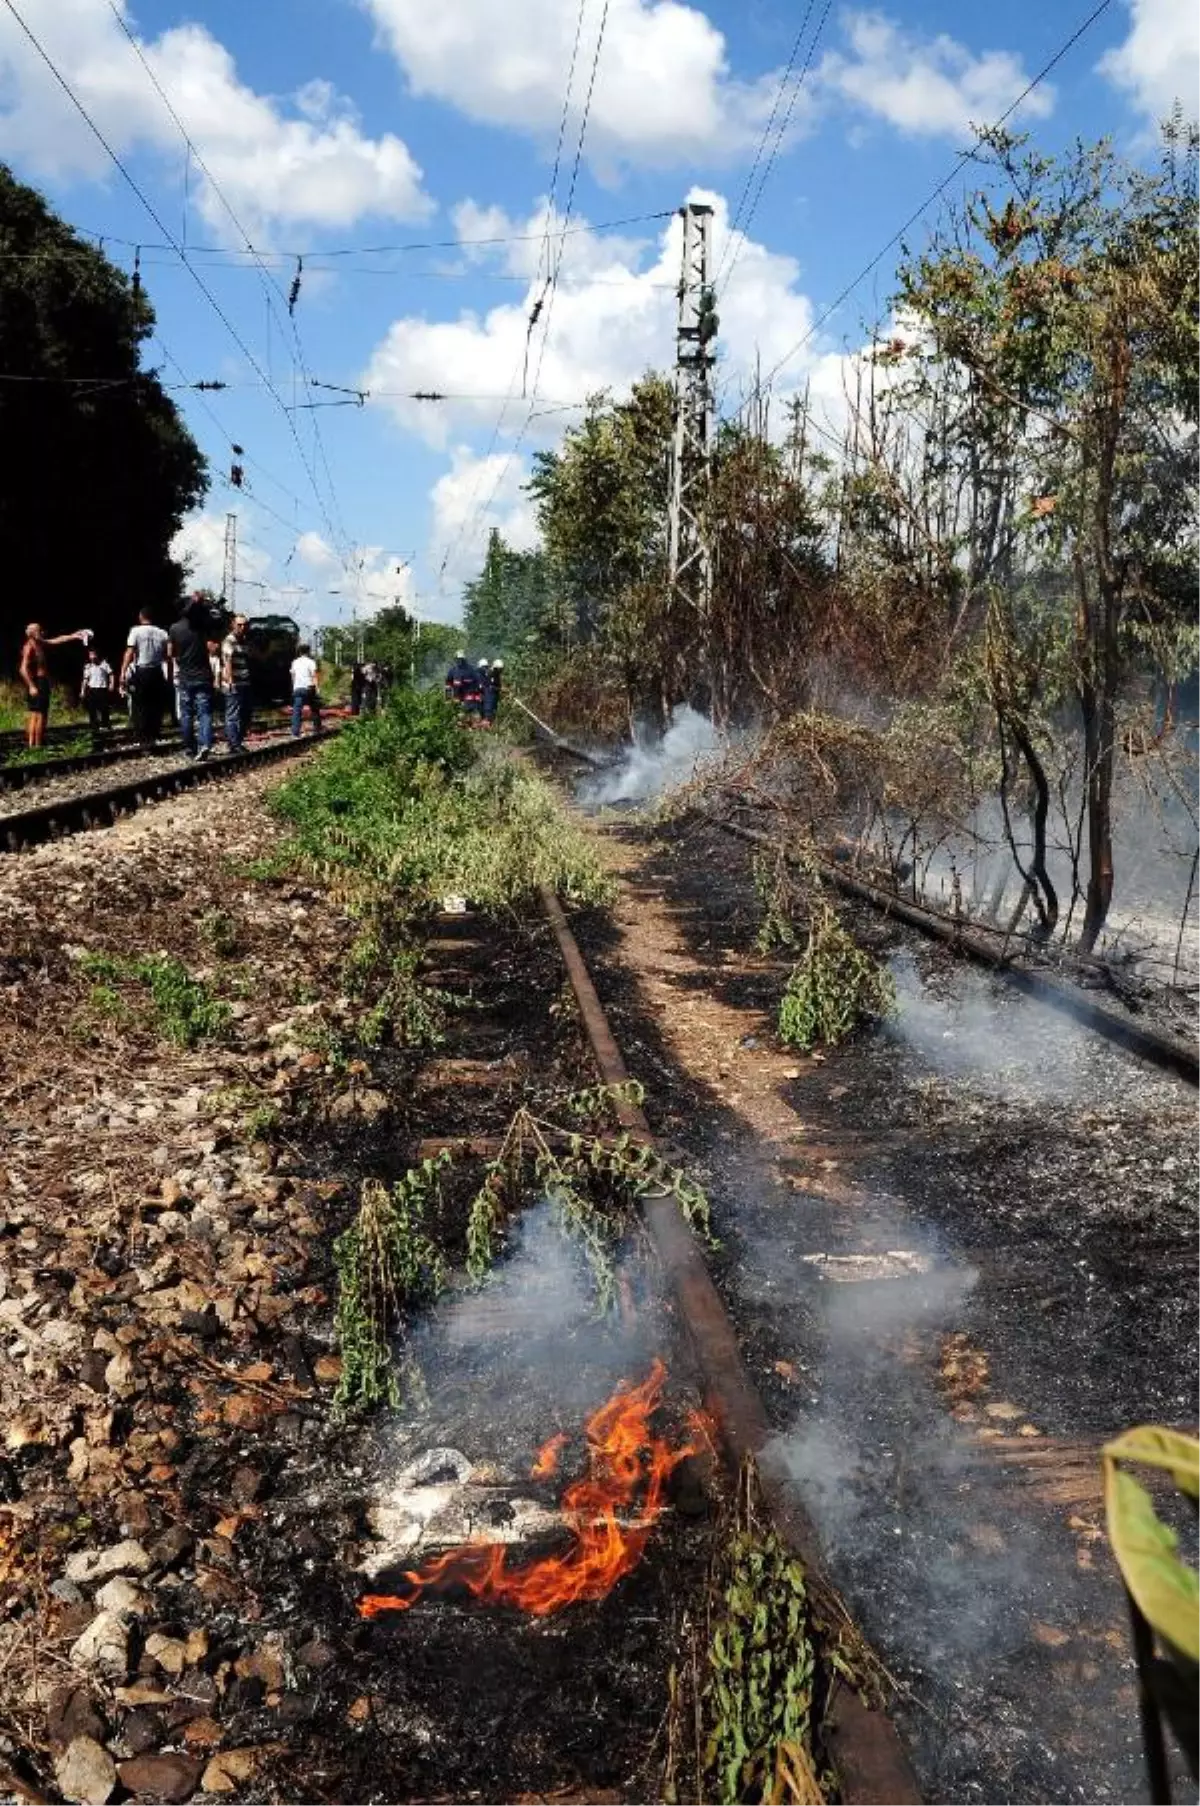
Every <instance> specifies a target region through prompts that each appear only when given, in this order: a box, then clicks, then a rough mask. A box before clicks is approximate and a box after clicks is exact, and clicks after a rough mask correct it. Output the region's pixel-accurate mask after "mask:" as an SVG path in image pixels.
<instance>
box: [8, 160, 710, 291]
mask: <svg viewBox="0 0 1200 1806" xmlns="http://www.w3.org/2000/svg"><path fill="white" fill-rule="evenodd" d="M210 180H211V177H210ZM677 212H678V208H676V207H661V208H659V209H658V210H657V211H656V212H654V213H629V214H625V215H624V216H623V217H622V218H620V219H605V220H585V221H584V222H583V223H582V224H581V225H578V226H568V227H565V228H564V227H561V226H560V227H556V228H555V230H554V234H553V236H554V237H555V238H561V237H564V236H566V237H570V236H572V235H573V234H576V233H580V232H619V231H621V230H622V229H623V228H624V227H625V226H644V225H652V224H655V223H656V222H659V221H662V220H669V219H674V217H675V215H676V213H677ZM74 230H76V231H77V232H79V233H80V234H81V235H82V236H83V237H84V238H94V239H97V240H98V241H100V242H102V243H106V244H112V245H123V246H126V247H128V248H129V249H132V248H133V247H134V245H137V244H140V245H141V247H142V249H143V251H176V252H178V251H179V250H180V248H181V247H180V245H179V244H178V243H177V242H176V241H174V240H169V241H163V242H162V243H156V242H155V241H154V240H147V239H133V238H123V237H121V236H120V234H118V233H116V232H99V231H97V230H96V228H95V227H92V226H77V227H75V228H74ZM545 236H546V228H545V227H544V226H541V227H539V228H538V230H537V231H536V232H489V233H483V234H480V235H471V234H466V235H460V236H459V237H458V238H422V239H409V240H406V241H403V242H401V243H398V244H384V245H335V246H328V245H327V246H321V245H308V246H306V247H304V248H303V249H302V250H294V249H293V250H284V249H281V248H280V247H279V246H272V247H270V248H268V247H266V246H263V247H259V248H254V247H251V248H250V249H248V250H246V251H239V250H238V249H237V247H236V246H234V245H188V246H187V247H186V248H187V254H188V256H189V257H217V258H230V257H249V258H251V259H261V260H262V261H263V262H268V263H269V262H272V261H274V262H278V263H281V264H283V265H286V266H289V267H290V266H291V265H293V264H294V263H295V261H296V259H297V258H298V257H302V258H303V259H304V265H305V268H306V269H307V268H308V267H309V266H310V263H311V262H312V260H313V259H315V258H318V257H339V258H340V257H387V256H406V255H408V254H409V253H410V252H413V251H461V250H468V251H469V250H473V249H475V248H476V247H478V248H481V249H482V248H487V247H489V246H499V245H521V244H533V243H535V242H541V241H543V240H544V239H545ZM30 255H36V253H30Z"/></svg>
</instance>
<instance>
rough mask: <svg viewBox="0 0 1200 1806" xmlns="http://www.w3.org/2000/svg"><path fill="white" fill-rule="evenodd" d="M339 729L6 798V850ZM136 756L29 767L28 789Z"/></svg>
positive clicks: (93, 824)
mask: <svg viewBox="0 0 1200 1806" xmlns="http://www.w3.org/2000/svg"><path fill="white" fill-rule="evenodd" d="M337 731H338V729H337V728H336V727H333V728H326V729H324V730H323V731H322V733H321V734H319V735H311V734H305V735H304V736H303V737H302V738H301V739H298V740H294V739H293V738H292V737H291V735H290V734H289V735H288V736H287V737H286V738H285V737H282V736H280V737H276V738H265V739H263V740H261V741H260V742H259V744H257V745H255V744H253V743H250V744H248V745H247V747H246V750H245V751H244V752H242V753H239V754H236V755H233V756H228V755H221V754H219V753H215V752H214V755H213V757H211V758H210V759H207V760H205V761H204V762H203V763H200V762H197V761H193V760H186V761H185V759H184V758H183V757H182V756H180V757H178V758H174V757H171V758H170V759H169V762H168V763H166V764H165V765H164V764H160V765H159V766H158V767H157V768H156V769H154V770H153V771H147V772H142V773H140V774H138V775H136V776H134V777H131V778H128V779H126V780H125V781H124V782H118V783H115V784H107V785H103V786H99V787H96V788H91V787H87V788H84V789H82V790H75V789H72V791H71V792H70V793H69V794H67V795H65V796H64V795H58V796H56V797H55V798H54V799H53V800H51V801H45V802H35V803H32V804H31V805H30V806H29V807H26V808H19V809H5V808H4V805H3V802H2V801H0V851H3V852H8V853H17V852H22V851H24V850H26V849H27V848H29V847H34V846H38V845H40V844H41V843H42V842H44V841H47V840H56V839H59V838H61V837H62V836H64V835H68V834H79V833H83V832H85V831H86V830H87V829H90V828H102V827H108V826H111V824H112V823H113V822H115V821H118V820H120V819H121V817H122V816H125V815H130V814H132V813H133V811H134V810H136V809H141V808H143V807H144V806H145V805H146V804H148V803H154V802H161V801H162V800H163V798H164V797H168V796H176V795H178V794H179V793H180V792H181V791H184V790H191V789H194V788H195V787H196V786H197V785H199V784H205V783H211V782H212V781H213V780H214V779H216V778H220V777H230V776H232V775H234V774H235V773H237V772H241V771H247V770H251V769H253V768H255V767H256V766H259V765H268V764H273V763H275V762H276V761H278V760H280V759H288V758H291V757H293V756H294V755H295V754H296V753H297V752H300V751H302V750H303V749H304V748H305V747H307V746H309V745H311V744H312V742H313V740H314V739H318V740H319V739H322V738H324V737H325V736H326V735H328V734H330V733H336V732H337ZM146 756H147V757H150V756H153V755H146ZM136 757H137V754H135V753H133V752H131V751H125V750H122V751H121V752H119V753H115V754H114V753H102V754H99V755H89V756H86V757H83V758H80V759H68V760H62V761H54V762H51V763H50V764H49V765H42V766H31V767H27V768H24V770H25V771H26V772H28V776H26V777H24V787H25V788H29V789H36V787H37V785H38V783H39V781H40V782H41V783H43V784H46V785H49V784H51V783H56V782H61V781H62V780H63V779H64V778H69V777H71V776H74V775H77V774H85V775H86V774H87V773H88V772H90V771H93V770H98V771H104V770H106V769H108V768H109V767H110V766H112V765H114V764H115V765H118V766H121V765H124V764H126V763H131V762H132V761H133V760H134V759H135V758H136ZM55 767H57V769H55ZM2 789H3V786H2V785H0V795H2Z"/></svg>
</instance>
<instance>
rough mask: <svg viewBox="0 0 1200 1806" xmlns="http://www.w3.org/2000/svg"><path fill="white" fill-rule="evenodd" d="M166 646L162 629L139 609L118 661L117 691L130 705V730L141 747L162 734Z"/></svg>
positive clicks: (166, 665) (143, 610)
mask: <svg viewBox="0 0 1200 1806" xmlns="http://www.w3.org/2000/svg"><path fill="white" fill-rule="evenodd" d="M170 647H171V642H170V640H169V639H168V638H167V635H166V633H165V632H164V630H163V629H162V628H161V627H156V626H155V625H154V622H153V619H152V618H151V615H150V610H149V609H148V608H143V609H142V610H141V611H140V612H139V614H138V624H137V626H136V627H131V628H130V630H129V638H128V640H127V641H126V642H125V652H124V656H123V657H122V659H121V689H122V690H123V691H124V692H125V693H126V694H127V695H128V696H129V699H130V701H131V702H132V704H133V707H132V710H131V717H132V725H133V731H134V733H135V734H136V736H137V738H138V739H139V740H140V741H141V743H142V745H143V746H153V744H154V742H155V741H156V740H157V739H158V737H159V735H160V734H161V733H162V722H163V714H164V711H165V710H166V706H167V689H168V684H167V668H168V665H169V663H170Z"/></svg>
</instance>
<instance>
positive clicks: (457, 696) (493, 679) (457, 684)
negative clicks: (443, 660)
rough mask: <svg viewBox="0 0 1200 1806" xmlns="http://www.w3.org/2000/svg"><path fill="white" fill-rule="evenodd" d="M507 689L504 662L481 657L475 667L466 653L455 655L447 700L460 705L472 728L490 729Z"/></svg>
mask: <svg viewBox="0 0 1200 1806" xmlns="http://www.w3.org/2000/svg"><path fill="white" fill-rule="evenodd" d="M503 688H504V660H503V659H502V658H496V659H492V660H491V662H490V663H489V661H488V660H487V659H486V658H481V659H480V661H479V663H478V664H477V665H473V664H472V663H471V661H470V659H469V658H468V657H467V654H466V651H465V650H460V651H459V652H457V653H456V654H455V656H454V663H453V664H452V665H451V667H450V669H449V670H448V671H447V673H446V700H447V701H448V702H453V703H457V705H458V707H459V708H460V709H461V710H462V712H463V715H464V717H465V719H466V720H467V722H468V723H469V725H470V726H472V727H491V725H492V723H493V722H494V721H495V719H496V711H497V710H498V708H499V707H500V693H501V691H502V690H503Z"/></svg>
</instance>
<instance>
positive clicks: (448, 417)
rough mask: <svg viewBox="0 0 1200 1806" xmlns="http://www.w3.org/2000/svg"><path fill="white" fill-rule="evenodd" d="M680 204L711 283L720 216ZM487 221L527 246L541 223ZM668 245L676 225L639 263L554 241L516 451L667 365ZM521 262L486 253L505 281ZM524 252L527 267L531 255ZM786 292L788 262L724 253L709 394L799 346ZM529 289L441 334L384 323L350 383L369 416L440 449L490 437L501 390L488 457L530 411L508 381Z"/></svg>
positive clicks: (724, 239) (725, 231) (574, 240)
mask: <svg viewBox="0 0 1200 1806" xmlns="http://www.w3.org/2000/svg"><path fill="white" fill-rule="evenodd" d="M692 198H693V199H695V200H705V201H707V202H708V203H709V204H710V205H711V206H712V207H713V209H714V213H713V260H714V267H715V268H716V269H717V270H718V271H720V269H721V266H722V260H723V258H724V256H725V252H726V247H727V243H728V237H729V209H728V204H727V202H726V201H725V199H724V198H723V197H722V196H720V195H716V194H710V193H707V192H703V191H700V190H697V191H694V193H693V196H692ZM478 217H479V215H478V211H476V212H475V213H473V214H472V213H465V212H464V210H462V209H460V211H459V215H458V218H459V221H460V226H461V224H462V222H463V221H464V220H465V221H466V222H467V223H474V222H475V221H477V219H478ZM488 218H489V220H490V222H491V224H492V225H494V226H499V227H501V229H503V228H507V229H508V231H510V232H513V233H527V232H530V231H536V230H537V229H538V226H539V225H540V224H541V223H542V221H543V220H544V212H543V211H542V210H538V211H535V213H534V214H533V216H532V218H531V219H530V220H528V221H520V220H510V219H508V217H507V215H504V214H502V213H501V212H500V210H499V209H491V210H489V214H488ZM577 223H578V222H577ZM681 232H682V225H681V222H680V220H679V219H678V218H677V217H674V218H672V219H671V220H670V222H669V223H668V224H667V225H666V227H665V228H664V230H663V232H662V234H661V235H660V237H659V239H658V240H657V242H656V243H654V244H652V245H650V246H649V248H648V250H647V251H646V252H645V253H643V251H642V249H641V248H640V247H639V246H638V245H637V244H636V243H634V244H632V245H631V244H628V243H625V244H622V243H616V244H614V243H613V242H612V241H611V240H609V239H608V238H607V237H605V236H604V235H602V234H599V233H591V232H586V231H581V232H579V233H577V234H573V235H572V236H571V237H570V238H568V240H567V250H566V254H565V256H564V260H563V265H562V270H561V272H560V278H559V282H558V286H557V290H556V292H555V294H554V297H553V304H552V305H551V303H550V302H549V300H547V303H546V306H545V308H544V310H543V313H542V315H541V317H540V319H539V321H538V324H537V326H536V328H535V329H534V332H533V334H532V336H531V337H530V342H529V362H528V372H527V377H528V381H527V388H528V390H529V393H530V394H532V393H533V392H534V378H535V376H536V378H537V382H536V393H537V396H538V401H537V404H536V415H535V418H533V419H532V420H529V424H528V427H527V429H526V433H525V439H526V441H527V442H530V441H532V442H534V443H538V442H542V443H544V442H546V441H547V440H552V439H556V438H557V437H558V436H559V434H560V433H561V432H562V430H563V427H564V425H566V424H567V423H568V422H569V421H570V420H572V419H577V418H578V414H577V413H573V412H570V411H562V410H563V404H568V403H578V402H582V401H584V400H585V399H586V397H587V396H588V395H591V394H594V393H596V392H597V391H599V390H601V389H610V390H612V391H613V392H614V393H615V394H617V395H622V394H627V393H628V391H629V388H630V385H631V384H632V383H633V382H634V381H636V380H637V378H638V377H639V376H641V375H642V374H643V373H644V372H645V371H646V370H647V369H651V368H655V369H660V370H662V369H668V368H669V367H671V366H672V365H673V363H674V358H675V316H676V299H675V290H676V285H677V284H678V281H679V264H680V255H681V238H680V234H681ZM526 248H527V247H525V246H517V247H497V251H496V256H497V258H498V260H500V261H501V263H502V265H503V266H504V267H507V266H508V262H509V260H510V259H511V258H512V256H513V253H514V251H521V252H523V251H525V250H526ZM533 249H534V252H535V254H536V249H537V247H536V245H535V246H534V247H533ZM798 279H799V266H798V265H797V263H796V261H795V259H794V258H791V257H787V256H783V255H781V254H779V253H777V252H773V251H768V250H767V249H766V247H765V246H763V245H761V244H759V243H757V242H756V241H755V240H754V239H750V240H749V241H748V242H747V243H746V244H745V245H744V246H743V247H742V249H741V251H740V252H738V254H737V261H736V264H733V265H732V267H731V269H730V270H729V271H728V286H723V287H722V290H721V293H720V298H719V308H720V314H721V322H722V340H723V342H724V344H725V345H727V346H729V347H731V348H733V350H732V355H731V356H730V357H729V359H728V360H727V361H725V362H723V363H722V365H721V367H720V369H719V372H718V377H719V381H720V384H721V385H722V387H723V388H730V389H732V391H733V392H734V393H735V394H736V393H737V391H738V390H739V388H741V387H742V386H744V385H749V384H750V383H751V382H752V380H753V376H754V371H755V366H756V360H758V359H761V364H762V367H763V368H764V369H769V368H770V367H771V365H772V364H773V363H774V362H775V360H776V359H777V358H780V357H782V356H783V355H784V353H785V352H786V351H787V350H789V348H790V347H791V346H792V345H794V344H795V342H796V341H797V340H798V339H799V338H800V337H801V336H802V335H803V334H804V333H805V332H807V330H808V328H809V327H810V325H811V324H812V319H813V311H812V306H811V303H810V302H809V300H808V298H807V297H806V296H805V295H803V294H802V293H801V292H800V291H799V289H798V287H797V283H798ZM543 287H544V283H542V282H538V281H531V283H530V285H529V288H528V289H527V290H526V292H525V294H524V296H523V297H521V298H520V299H518V300H515V301H511V302H509V301H506V302H503V303H501V304H500V305H498V306H496V307H494V308H492V309H490V310H489V311H488V312H487V313H485V314H477V313H473V312H464V313H462V314H460V315H459V316H458V318H457V319H455V320H434V321H431V320H427V319H424V318H422V317H420V316H415V315H410V316H407V317H406V318H404V319H401V320H397V321H395V322H394V324H393V325H392V326H391V328H390V329H389V331H388V333H387V334H386V336H385V337H384V339H383V340H382V342H381V343H380V344H379V345H378V346H377V347H376V350H375V353H374V355H373V357H372V359H371V361H370V364H369V366H368V368H367V370H366V372H365V373H364V375H363V377H362V383H363V386H364V387H365V388H367V389H369V390H371V391H372V393H373V397H374V401H373V404H372V405H378V406H383V407H387V408H388V409H389V410H390V411H391V412H392V414H393V415H394V416H395V418H396V419H397V420H398V421H399V422H400V423H401V424H402V425H403V426H405V427H407V428H410V429H411V430H413V431H415V432H418V433H420V434H421V435H422V436H424V437H425V438H426V439H427V440H428V441H429V442H430V443H432V444H434V445H439V446H444V445H446V444H447V443H449V442H450V441H452V440H453V441H458V440H461V439H463V438H464V437H467V436H469V435H470V434H472V433H478V432H481V431H486V432H488V433H490V432H491V431H492V430H493V428H494V427H495V424H496V421H497V418H498V416H499V414H500V411H501V410H500V398H502V397H503V396H504V394H505V391H506V388H508V387H510V386H511V388H512V399H511V401H510V402H509V405H508V407H507V409H506V410H505V411H504V422H503V426H502V428H501V431H500V434H499V437H498V443H499V444H506V443H511V441H512V439H513V437H514V436H515V435H516V434H517V432H518V431H519V430H520V429H521V428H522V427H523V426H524V425H525V423H526V421H527V420H528V417H529V415H530V412H531V403H530V401H529V400H527V399H526V400H523V399H522V397H521V375H522V367H523V365H524V362H525V346H526V337H527V332H528V319H529V313H530V311H531V308H532V306H533V304H534V301H535V300H536V299H537V297H538V296H539V295H540V294H541V292H542V289H543ZM547 322H548V329H549V337H548V338H547V337H546V330H545V329H546V327H547ZM543 347H544V349H543ZM805 368H806V366H805V364H804V363H803V362H800V363H798V364H797V365H796V366H794V367H793V366H789V370H788V372H787V378H788V380H791V381H793V382H798V381H801V380H802V379H803V375H804V371H805ZM514 377H515V381H513V380H512V379H513V378H514ZM415 389H438V390H442V391H444V392H445V393H447V394H448V395H449V396H451V397H452V398H453V397H466V398H467V399H450V400H448V401H446V402H442V403H439V404H436V405H431V404H425V403H420V402H412V401H407V400H405V399H403V397H404V395H405V394H407V393H411V392H412V391H413V390H415ZM475 398H479V399H475Z"/></svg>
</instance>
